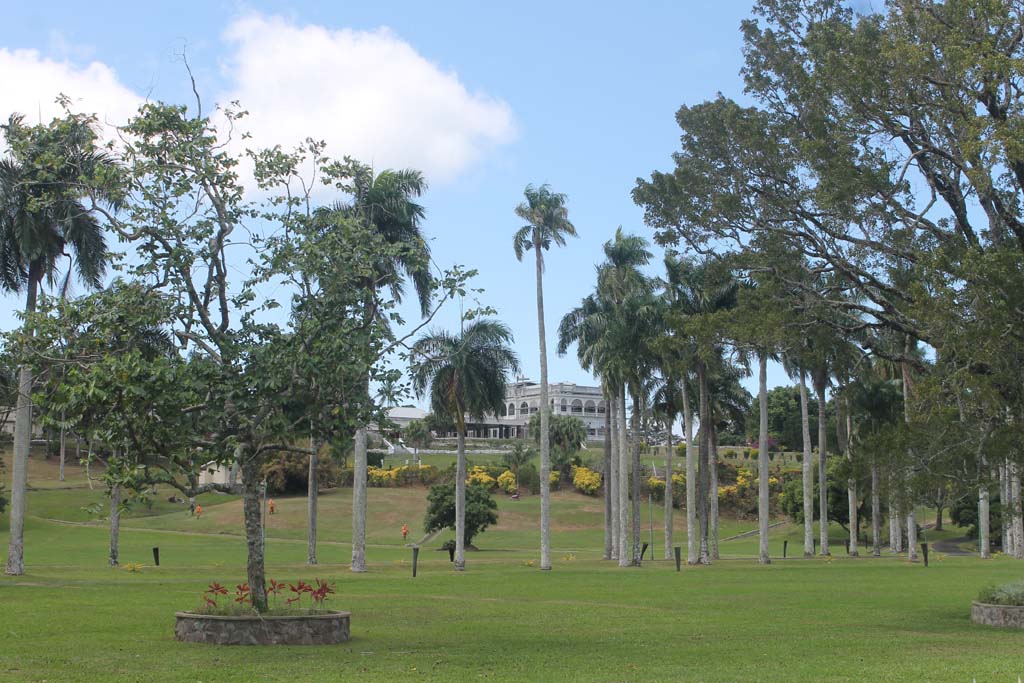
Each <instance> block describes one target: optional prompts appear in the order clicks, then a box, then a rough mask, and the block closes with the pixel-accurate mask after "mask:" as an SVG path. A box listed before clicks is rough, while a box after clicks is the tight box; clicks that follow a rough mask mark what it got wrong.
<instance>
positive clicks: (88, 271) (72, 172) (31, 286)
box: [0, 115, 119, 575]
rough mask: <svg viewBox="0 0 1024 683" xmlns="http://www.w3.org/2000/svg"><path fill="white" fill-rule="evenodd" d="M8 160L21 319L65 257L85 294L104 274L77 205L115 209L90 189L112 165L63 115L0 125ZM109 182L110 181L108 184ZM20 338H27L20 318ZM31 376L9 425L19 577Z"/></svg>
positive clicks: (21, 378)
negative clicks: (88, 201)
mask: <svg viewBox="0 0 1024 683" xmlns="http://www.w3.org/2000/svg"><path fill="white" fill-rule="evenodd" d="M2 128H3V131H4V135H5V137H6V138H7V141H8V143H9V144H10V147H11V150H12V152H11V155H10V156H9V157H7V158H5V159H0V287H2V288H3V289H4V290H5V291H8V292H13V293H20V292H22V291H25V294H26V295H25V313H26V314H30V313H32V312H34V311H35V310H36V300H37V298H38V296H39V291H40V288H41V287H42V283H43V280H44V279H46V280H47V281H49V282H50V283H51V284H52V283H53V282H54V280H55V279H56V276H57V274H58V272H59V270H60V268H61V264H62V263H63V261H64V259H65V257H67V258H70V264H68V267H67V272H68V274H69V275H70V273H71V272H72V271H74V272H75V273H76V274H77V275H78V277H79V278H80V279H81V280H82V281H83V282H84V283H85V284H86V285H88V286H89V287H94V288H98V287H100V286H101V284H102V282H103V278H104V275H105V274H106V264H107V245H106V239H105V238H104V236H103V227H102V226H101V225H100V224H99V222H98V221H97V220H96V217H95V215H94V214H93V212H92V211H91V210H90V208H89V207H88V206H86V205H85V203H84V202H83V197H85V196H86V195H91V196H92V198H93V201H98V202H101V203H103V204H106V205H109V206H112V207H116V205H117V203H118V200H119V197H118V195H117V192H116V191H114V190H112V189H109V188H105V187H103V186H95V183H93V182H92V180H93V179H96V178H99V177H101V176H102V175H107V174H109V175H112V174H111V173H110V172H111V171H113V170H114V169H115V168H116V166H115V164H114V162H113V161H112V160H111V159H110V158H109V157H108V156H106V155H105V154H102V153H100V152H98V151H97V150H96V147H95V140H96V134H95V132H94V131H93V129H92V125H91V119H87V118H82V117H78V116H75V115H68V116H67V117H66V118H65V119H60V120H56V121H54V122H53V123H51V124H50V125H49V126H35V127H27V126H25V125H23V124H22V118H21V117H20V116H17V115H14V116H11V117H10V119H9V121H8V123H7V125H5V126H3V127H2ZM109 175H108V177H109ZM25 331H26V334H29V335H31V334H32V327H31V320H30V319H26V322H25ZM31 393H32V372H31V370H30V369H29V368H28V367H27V366H22V367H21V368H19V371H18V398H17V406H16V408H15V422H14V434H15V437H14V459H13V467H12V486H11V513H10V520H11V521H10V545H9V548H8V553H7V566H6V572H7V574H11V575H20V574H23V573H24V572H25V562H24V533H25V494H26V491H27V487H28V472H27V467H28V455H29V450H30V446H31V438H32V403H31Z"/></svg>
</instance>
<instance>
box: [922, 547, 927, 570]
mask: <svg viewBox="0 0 1024 683" xmlns="http://www.w3.org/2000/svg"><path fill="white" fill-rule="evenodd" d="M921 553H922V554H923V555H924V566H926V567H927V566H928V544H927V543H922V544H921Z"/></svg>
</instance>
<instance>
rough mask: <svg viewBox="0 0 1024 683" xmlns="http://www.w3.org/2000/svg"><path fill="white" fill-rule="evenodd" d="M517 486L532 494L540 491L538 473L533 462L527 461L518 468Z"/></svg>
mask: <svg viewBox="0 0 1024 683" xmlns="http://www.w3.org/2000/svg"><path fill="white" fill-rule="evenodd" d="M519 488H520V490H522V489H525V490H527V491H529V492H530V493H532V494H534V495H536V494H538V493H540V473H539V472H537V467H536V466H535V465H534V464H533V463H527V464H525V465H523V466H521V467H520V468H519Z"/></svg>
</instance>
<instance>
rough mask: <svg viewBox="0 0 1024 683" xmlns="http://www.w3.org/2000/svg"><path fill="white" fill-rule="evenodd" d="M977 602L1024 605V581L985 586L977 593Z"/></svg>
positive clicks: (1013, 605) (1012, 605)
mask: <svg viewBox="0 0 1024 683" xmlns="http://www.w3.org/2000/svg"><path fill="white" fill-rule="evenodd" d="M978 602H984V603H986V604H989V605H1007V606H1010V607H1024V583H1008V584H1006V585H1003V586H986V587H985V588H982V589H981V591H980V592H979V593H978Z"/></svg>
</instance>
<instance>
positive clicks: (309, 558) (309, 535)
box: [306, 437, 320, 564]
mask: <svg viewBox="0 0 1024 683" xmlns="http://www.w3.org/2000/svg"><path fill="white" fill-rule="evenodd" d="M309 445H310V448H311V449H312V451H313V452H312V453H310V454H309V482H308V484H307V486H306V564H316V518H317V506H318V505H319V498H320V481H319V472H318V470H319V465H320V463H319V460H320V458H319V453H318V451H319V448H318V446H319V444H317V443H316V441H315V440H314V439H313V437H310V439H309Z"/></svg>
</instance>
